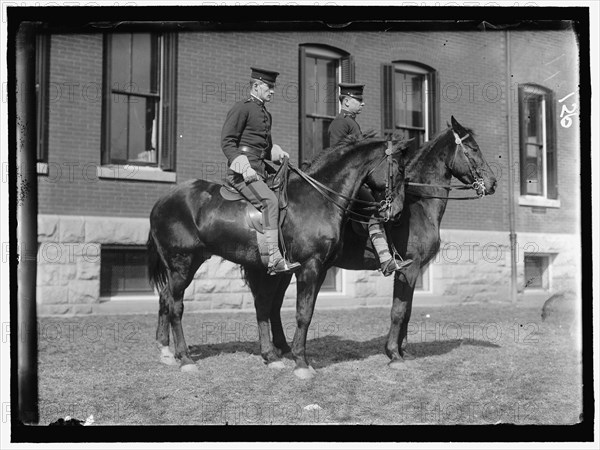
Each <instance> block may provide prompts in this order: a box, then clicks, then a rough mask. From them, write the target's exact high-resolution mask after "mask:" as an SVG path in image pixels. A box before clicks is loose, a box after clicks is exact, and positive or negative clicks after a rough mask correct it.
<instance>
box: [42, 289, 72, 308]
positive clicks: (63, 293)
mask: <svg viewBox="0 0 600 450" xmlns="http://www.w3.org/2000/svg"><path fill="white" fill-rule="evenodd" d="M36 295H37V302H38V303H40V304H63V303H68V301H69V296H68V288H67V287H66V286H38V287H37V289H36Z"/></svg>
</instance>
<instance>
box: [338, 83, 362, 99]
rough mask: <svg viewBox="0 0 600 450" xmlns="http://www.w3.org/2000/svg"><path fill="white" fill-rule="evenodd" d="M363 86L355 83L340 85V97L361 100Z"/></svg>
mask: <svg viewBox="0 0 600 450" xmlns="http://www.w3.org/2000/svg"><path fill="white" fill-rule="evenodd" d="M364 87H365V85H364V84H357V83H340V95H347V96H348V97H352V98H355V99H357V100H362V98H363V88H364Z"/></svg>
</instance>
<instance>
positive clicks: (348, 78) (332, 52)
mask: <svg viewBox="0 0 600 450" xmlns="http://www.w3.org/2000/svg"><path fill="white" fill-rule="evenodd" d="M307 57H309V58H310V57H317V58H323V59H330V60H337V63H338V65H337V67H336V80H335V86H333V89H334V96H333V98H334V101H335V102H336V108H335V110H336V111H337V113H339V111H340V105H339V101H338V95H337V92H338V88H339V83H340V82H342V83H353V82H354V76H355V64H354V57H353V56H352V55H351V54H350V53H348V52H346V51H344V50H342V49H339V48H335V47H332V46H329V45H325V44H301V45H300V46H299V76H298V80H299V86H298V93H299V96H298V103H299V120H298V136H299V142H300V146H299V155H298V158H299V160H300V161H303V160H304V156H305V153H307V152H306V151H305V149H304V147H305V144H306V142H305V133H306V132H307V130H306V129H305V119H306V118H307V117H308V116H309V115H310V116H311V117H312V118H313V119H314V120H333V119H334V118H335V115H334V116H332V117H330V116H321V115H318V114H317V115H315V114H309V113H307V111H306V104H305V100H306V95H307V93H306V92H304V85H305V80H306V70H307V67H306V60H307ZM337 113H336V115H337Z"/></svg>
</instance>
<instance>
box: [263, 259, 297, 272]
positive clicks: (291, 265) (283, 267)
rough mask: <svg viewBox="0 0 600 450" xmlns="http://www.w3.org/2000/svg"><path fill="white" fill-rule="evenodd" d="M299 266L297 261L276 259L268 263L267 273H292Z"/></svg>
mask: <svg viewBox="0 0 600 450" xmlns="http://www.w3.org/2000/svg"><path fill="white" fill-rule="evenodd" d="M299 267H300V263H298V262H289V261H288V260H286V259H285V258H281V259H278V260H277V261H275V263H273V264H271V263H269V266H268V267H267V273H268V274H269V275H277V274H278V273H292V272H294V271H295V270H297V269H298V268H299Z"/></svg>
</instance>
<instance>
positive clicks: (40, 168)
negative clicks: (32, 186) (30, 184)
mask: <svg viewBox="0 0 600 450" xmlns="http://www.w3.org/2000/svg"><path fill="white" fill-rule="evenodd" d="M37 173H38V175H48V163H47V162H38V163H37Z"/></svg>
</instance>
